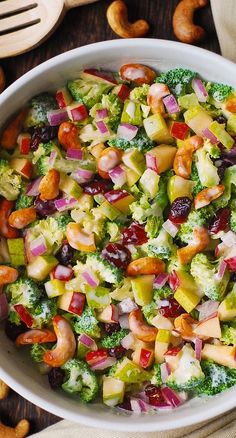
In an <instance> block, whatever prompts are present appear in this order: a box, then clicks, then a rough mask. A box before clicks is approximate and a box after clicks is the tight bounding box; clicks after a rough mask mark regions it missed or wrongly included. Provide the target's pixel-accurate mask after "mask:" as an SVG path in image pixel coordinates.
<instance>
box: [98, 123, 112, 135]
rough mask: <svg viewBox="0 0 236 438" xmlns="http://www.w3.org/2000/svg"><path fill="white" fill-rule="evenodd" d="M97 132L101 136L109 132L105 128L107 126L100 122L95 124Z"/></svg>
mask: <svg viewBox="0 0 236 438" xmlns="http://www.w3.org/2000/svg"><path fill="white" fill-rule="evenodd" d="M96 125H97V128H98V130H99V131H100V132H101V134H107V133H108V132H109V129H108V128H107V125H106V123H105V122H103V121H102V120H98V121H97V122H96Z"/></svg>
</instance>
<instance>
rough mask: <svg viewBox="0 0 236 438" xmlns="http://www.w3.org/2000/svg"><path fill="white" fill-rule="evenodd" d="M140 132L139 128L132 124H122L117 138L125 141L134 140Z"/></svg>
mask: <svg viewBox="0 0 236 438" xmlns="http://www.w3.org/2000/svg"><path fill="white" fill-rule="evenodd" d="M137 132H138V128H137V126H134V125H131V124H130V123H121V124H120V125H119V126H118V130H117V136H118V137H119V138H123V139H124V140H128V141H130V140H133V138H134V137H135V136H136V134H137Z"/></svg>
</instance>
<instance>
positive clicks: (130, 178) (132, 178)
mask: <svg viewBox="0 0 236 438" xmlns="http://www.w3.org/2000/svg"><path fill="white" fill-rule="evenodd" d="M121 167H122V169H124V171H125V174H126V182H127V185H128V187H132V186H133V185H134V184H136V182H137V181H138V180H139V178H140V175H139V173H137V172H135V171H134V170H133V169H130V168H129V167H127V166H125V165H124V164H122V165H121Z"/></svg>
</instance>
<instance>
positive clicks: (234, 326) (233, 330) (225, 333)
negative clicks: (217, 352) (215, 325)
mask: <svg viewBox="0 0 236 438" xmlns="http://www.w3.org/2000/svg"><path fill="white" fill-rule="evenodd" d="M220 340H221V342H223V344H226V345H236V320H233V321H230V323H227V324H222V326H221V338H220Z"/></svg>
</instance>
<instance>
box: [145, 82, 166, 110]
mask: <svg viewBox="0 0 236 438" xmlns="http://www.w3.org/2000/svg"><path fill="white" fill-rule="evenodd" d="M168 94H170V90H169V88H168V87H167V85H166V84H152V85H151V87H150V88H149V91H148V95H147V104H148V105H149V106H150V108H151V111H152V113H153V114H156V113H161V114H164V113H165V107H164V104H163V102H162V98H163V97H165V96H167V95H168Z"/></svg>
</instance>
